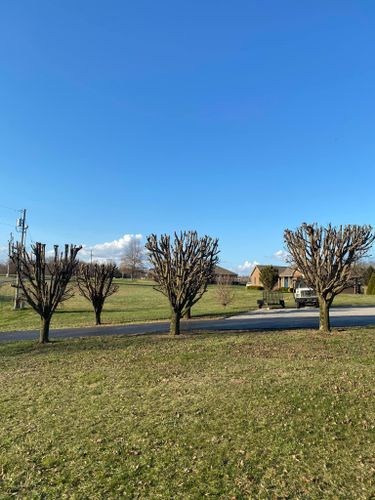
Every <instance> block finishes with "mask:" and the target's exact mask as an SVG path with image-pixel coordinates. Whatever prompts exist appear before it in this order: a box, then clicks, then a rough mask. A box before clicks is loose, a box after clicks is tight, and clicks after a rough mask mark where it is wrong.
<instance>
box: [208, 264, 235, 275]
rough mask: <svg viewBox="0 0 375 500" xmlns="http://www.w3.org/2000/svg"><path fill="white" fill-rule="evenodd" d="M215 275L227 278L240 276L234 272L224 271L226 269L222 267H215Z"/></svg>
mask: <svg viewBox="0 0 375 500" xmlns="http://www.w3.org/2000/svg"><path fill="white" fill-rule="evenodd" d="M214 273H215V274H219V275H220V274H223V275H225V276H227V275H229V276H238V274H236V273H234V272H233V271H229V269H224V267H220V266H215V271H214Z"/></svg>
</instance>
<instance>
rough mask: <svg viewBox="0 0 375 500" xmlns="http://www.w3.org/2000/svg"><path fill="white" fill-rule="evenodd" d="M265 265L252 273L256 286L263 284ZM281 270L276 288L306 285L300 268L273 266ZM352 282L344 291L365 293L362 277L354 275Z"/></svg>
mask: <svg viewBox="0 0 375 500" xmlns="http://www.w3.org/2000/svg"><path fill="white" fill-rule="evenodd" d="M263 267H267V266H261V265H257V266H255V267H254V269H253V270H252V272H251V273H250V278H249V282H250V283H251V285H254V286H263V285H262V282H261V279H260V270H261V269H262V268H263ZM273 267H275V268H276V269H277V270H278V272H279V280H278V282H277V284H276V285H275V286H274V290H278V289H279V288H297V287H298V286H306V285H305V284H304V280H303V274H302V273H301V272H300V271H298V269H294V268H292V267H288V266H273ZM351 281H352V283H351V284H350V285H349V286H348V287H347V288H345V290H344V291H343V292H342V293H355V294H357V293H363V286H362V283H361V278H359V277H357V276H353V277H352V279H351Z"/></svg>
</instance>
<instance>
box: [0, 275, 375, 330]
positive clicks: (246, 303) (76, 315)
mask: <svg viewBox="0 0 375 500" xmlns="http://www.w3.org/2000/svg"><path fill="white" fill-rule="evenodd" d="M117 283H118V285H119V287H120V289H119V292H118V293H117V294H115V295H113V296H112V297H110V298H109V299H108V301H107V302H106V304H105V306H104V311H103V316H102V320H103V323H104V324H122V323H129V322H137V321H139V322H141V321H154V320H162V319H166V318H169V315H170V313H169V307H168V302H167V300H166V298H165V297H164V296H163V295H161V294H160V293H159V292H157V291H155V290H154V289H153V283H152V282H150V281H138V282H132V281H130V280H121V279H120V280H117ZM233 291H234V300H233V302H232V303H231V304H230V305H229V306H227V308H224V307H222V306H221V305H219V304H218V302H217V298H216V293H215V286H210V287H209V289H208V291H207V293H206V294H205V295H204V296H203V298H202V299H201V301H199V302H198V303H197V304H196V305H195V306H194V308H193V310H192V315H193V316H196V317H198V316H207V317H210V316H224V315H230V314H235V313H239V312H245V311H249V310H251V309H255V308H256V307H257V304H256V301H257V299H259V298H261V296H262V292H260V291H254V290H247V289H246V287H244V286H234V287H233ZM13 294H14V288H12V287H11V286H10V284H5V285H3V286H1V287H0V330H2V331H6V330H16V329H24V330H26V329H34V328H38V327H39V318H38V316H37V315H36V314H35V313H34V312H33V311H32V309H30V308H26V309H25V310H22V311H13V310H12V297H13ZM284 297H285V299H286V304H287V307H291V306H293V305H294V301H293V296H292V294H289V293H288V294H284ZM336 305H375V296H366V295H341V296H339V297H337V300H336ZM93 324H94V314H93V311H92V309H91V306H90V304H89V303H88V302H87V301H86V300H85V299H84V298H83V297H81V296H80V295H78V293H77V294H76V295H75V297H74V298H72V299H71V300H69V301H67V302H65V303H63V304H62V305H61V307H60V308H59V309H58V311H57V312H56V314H55V315H54V317H53V320H52V328H53V327H73V326H90V325H93Z"/></svg>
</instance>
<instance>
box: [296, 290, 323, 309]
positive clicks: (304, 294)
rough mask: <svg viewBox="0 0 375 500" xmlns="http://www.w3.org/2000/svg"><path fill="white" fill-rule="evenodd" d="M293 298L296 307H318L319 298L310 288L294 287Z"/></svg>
mask: <svg viewBox="0 0 375 500" xmlns="http://www.w3.org/2000/svg"><path fill="white" fill-rule="evenodd" d="M294 300H295V301H296V306H297V309H299V308H300V307H305V306H314V307H319V299H318V296H317V295H316V293H315V291H314V290H313V289H312V288H296V289H295V291H294Z"/></svg>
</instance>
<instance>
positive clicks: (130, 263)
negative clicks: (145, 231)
mask: <svg viewBox="0 0 375 500" xmlns="http://www.w3.org/2000/svg"><path fill="white" fill-rule="evenodd" d="M144 260H145V254H144V247H143V245H142V244H141V242H140V240H139V239H138V238H132V239H131V240H130V242H129V245H128V246H127V247H126V249H125V252H124V255H123V257H122V260H121V268H122V269H126V270H129V272H130V277H131V279H132V280H133V279H134V278H135V275H136V273H137V271H140V270H143V269H144Z"/></svg>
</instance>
